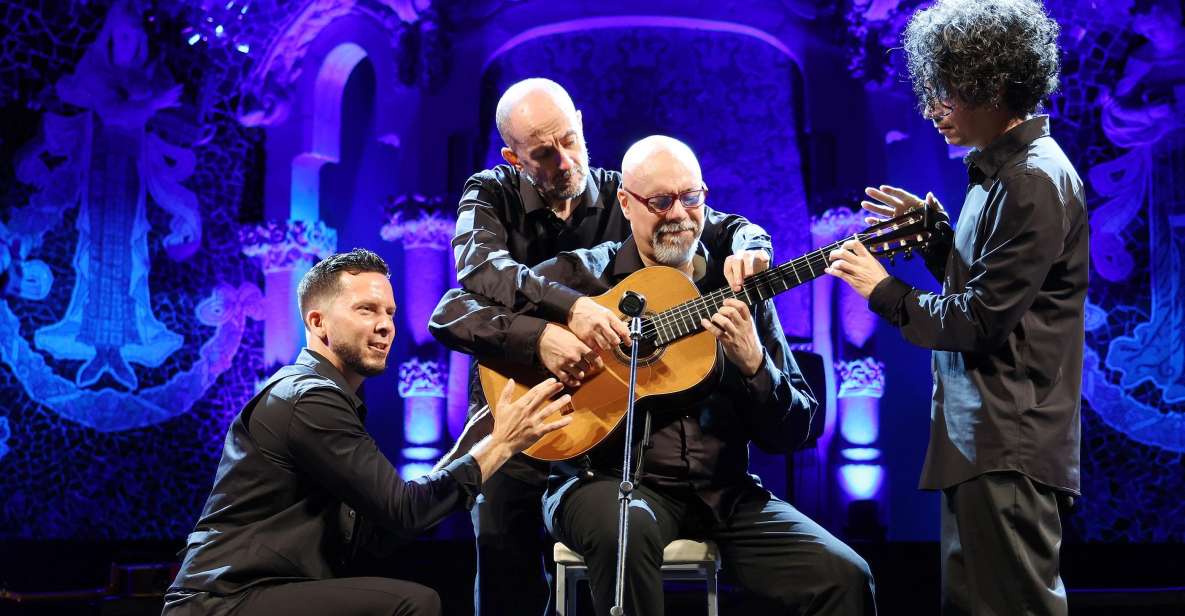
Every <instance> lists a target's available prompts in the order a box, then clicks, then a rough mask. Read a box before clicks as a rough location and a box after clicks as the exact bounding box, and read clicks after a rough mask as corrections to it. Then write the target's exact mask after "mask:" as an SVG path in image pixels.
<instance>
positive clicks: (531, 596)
mask: <svg viewBox="0 0 1185 616" xmlns="http://www.w3.org/2000/svg"><path fill="white" fill-rule="evenodd" d="M544 489H545V487H544V486H542V485H541V486H534V485H532V484H529V483H527V482H525V481H520V480H518V479H515V478H514V477H511V476H510V475H507V474H506V473H495V474H494V476H493V477H490V479H489V481H486V482H485V483H484V484H482V487H481V495H480V496H479V497H478V498H477V503H476V504H475V505H474V506H473V509H472V511H471V512H470V517H471V519H472V520H473V532H474V535H475V536H476V537H477V580H476V581H475V582H474V591H473V592H474V601H473V603H474V613H475V616H510V615H513V616H521V615H526V616H544V615H545V614H548V613H550V611H551V608H550V605H551V597H552V592H551V580H552V575H551V571H552V570H553V569H552V566H553V565H552V564H551V563H552V560H551V554H550V551H551V544H552V542H551V539H550V538H549V537H548V536H547V531H546V529H545V527H544V525H543V492H544Z"/></svg>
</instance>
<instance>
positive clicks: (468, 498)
mask: <svg viewBox="0 0 1185 616" xmlns="http://www.w3.org/2000/svg"><path fill="white" fill-rule="evenodd" d="M441 470H443V471H444V472H446V473H448V474H449V476H450V477H452V478H453V481H455V482H457V487H458V488H460V490H461V492H462V493H463V494H464V499H463V500H464V505H465V509H472V508H473V504H474V503H475V502H476V501H477V495H478V494H481V467H480V466H478V465H477V459H475V458H474V457H473V456H472V455H470V454H465V455H463V456H461V457H459V458H457V459H456V460H453V461H452V462H450V463H449V464H448V466H445V467H444V468H443V469H441Z"/></svg>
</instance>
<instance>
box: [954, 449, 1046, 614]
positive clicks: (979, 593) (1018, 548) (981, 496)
mask: <svg viewBox="0 0 1185 616" xmlns="http://www.w3.org/2000/svg"><path fill="white" fill-rule="evenodd" d="M1059 501H1061V502H1060V503H1059ZM1065 506H1069V501H1068V497H1067V496H1065V495H1062V494H1060V493H1059V492H1057V491H1056V490H1054V489H1053V488H1050V487H1048V486H1044V485H1041V484H1038V483H1035V482H1033V480H1031V479H1029V478H1028V477H1026V476H1025V475H1023V474H1021V473H1017V472H997V473H988V474H986V475H980V476H979V477H976V478H975V479H972V480H970V481H966V482H963V483H960V484H958V485H956V486H954V487H951V488H947V489H945V490H943V491H942V613H943V614H944V615H945V616H963V615H974V616H1022V615H1028V614H1051V615H1059V616H1062V615H1065V614H1067V613H1068V611H1069V608H1068V606H1067V603H1066V589H1065V586H1063V585H1062V578H1061V575H1060V573H1059V570H1060V567H1059V551H1060V549H1061V543H1062V524H1061V518H1060V517H1059V507H1065Z"/></svg>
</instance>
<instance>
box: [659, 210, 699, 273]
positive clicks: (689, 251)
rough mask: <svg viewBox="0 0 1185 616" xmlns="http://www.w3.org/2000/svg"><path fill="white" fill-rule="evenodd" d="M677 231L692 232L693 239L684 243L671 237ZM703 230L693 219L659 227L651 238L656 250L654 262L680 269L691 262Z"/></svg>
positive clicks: (688, 239) (690, 238) (680, 239)
mask: <svg viewBox="0 0 1185 616" xmlns="http://www.w3.org/2000/svg"><path fill="white" fill-rule="evenodd" d="M677 231H692V232H694V233H693V234H692V236H691V237H689V238H687V240H686V241H683V239H682V238H679V239H676V238H675V236H673V235H669V234H671V233H673V232H677ZM701 231H702V229H701V228H700V227H699V226H698V225H696V224H695V222H694V221H692V220H691V219H687V220H685V221H683V222H668V223H664V224H662V225H659V226H658V227H656V228H655V229H654V233H653V234H652V235H651V236H650V245H651V246H652V247H653V248H654V260H655V261H657V262H659V263H661V264H663V265H668V266H670V267H679V266H681V265H683V264H685V263H687V262H688V261H690V260H691V256H692V255H693V254H695V243H696V242H697V241H699V237H700V232H701Z"/></svg>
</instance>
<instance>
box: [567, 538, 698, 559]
mask: <svg viewBox="0 0 1185 616" xmlns="http://www.w3.org/2000/svg"><path fill="white" fill-rule="evenodd" d="M555 561H556V562H557V563H564V564H584V557H583V556H581V555H579V554H577V553H576V552H573V551H572V548H569V547H568V546H566V545H564V544H562V543H560V542H558V541H557V542H556V544H555ZM662 562H663V564H671V563H697V562H716V563H719V562H720V554H718V553H717V552H716V544H715V543H712V542H711V541H692V540H690V539H676V540H674V541H672V542H670V543H668V544H667V547H665V548H663V550H662Z"/></svg>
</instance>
